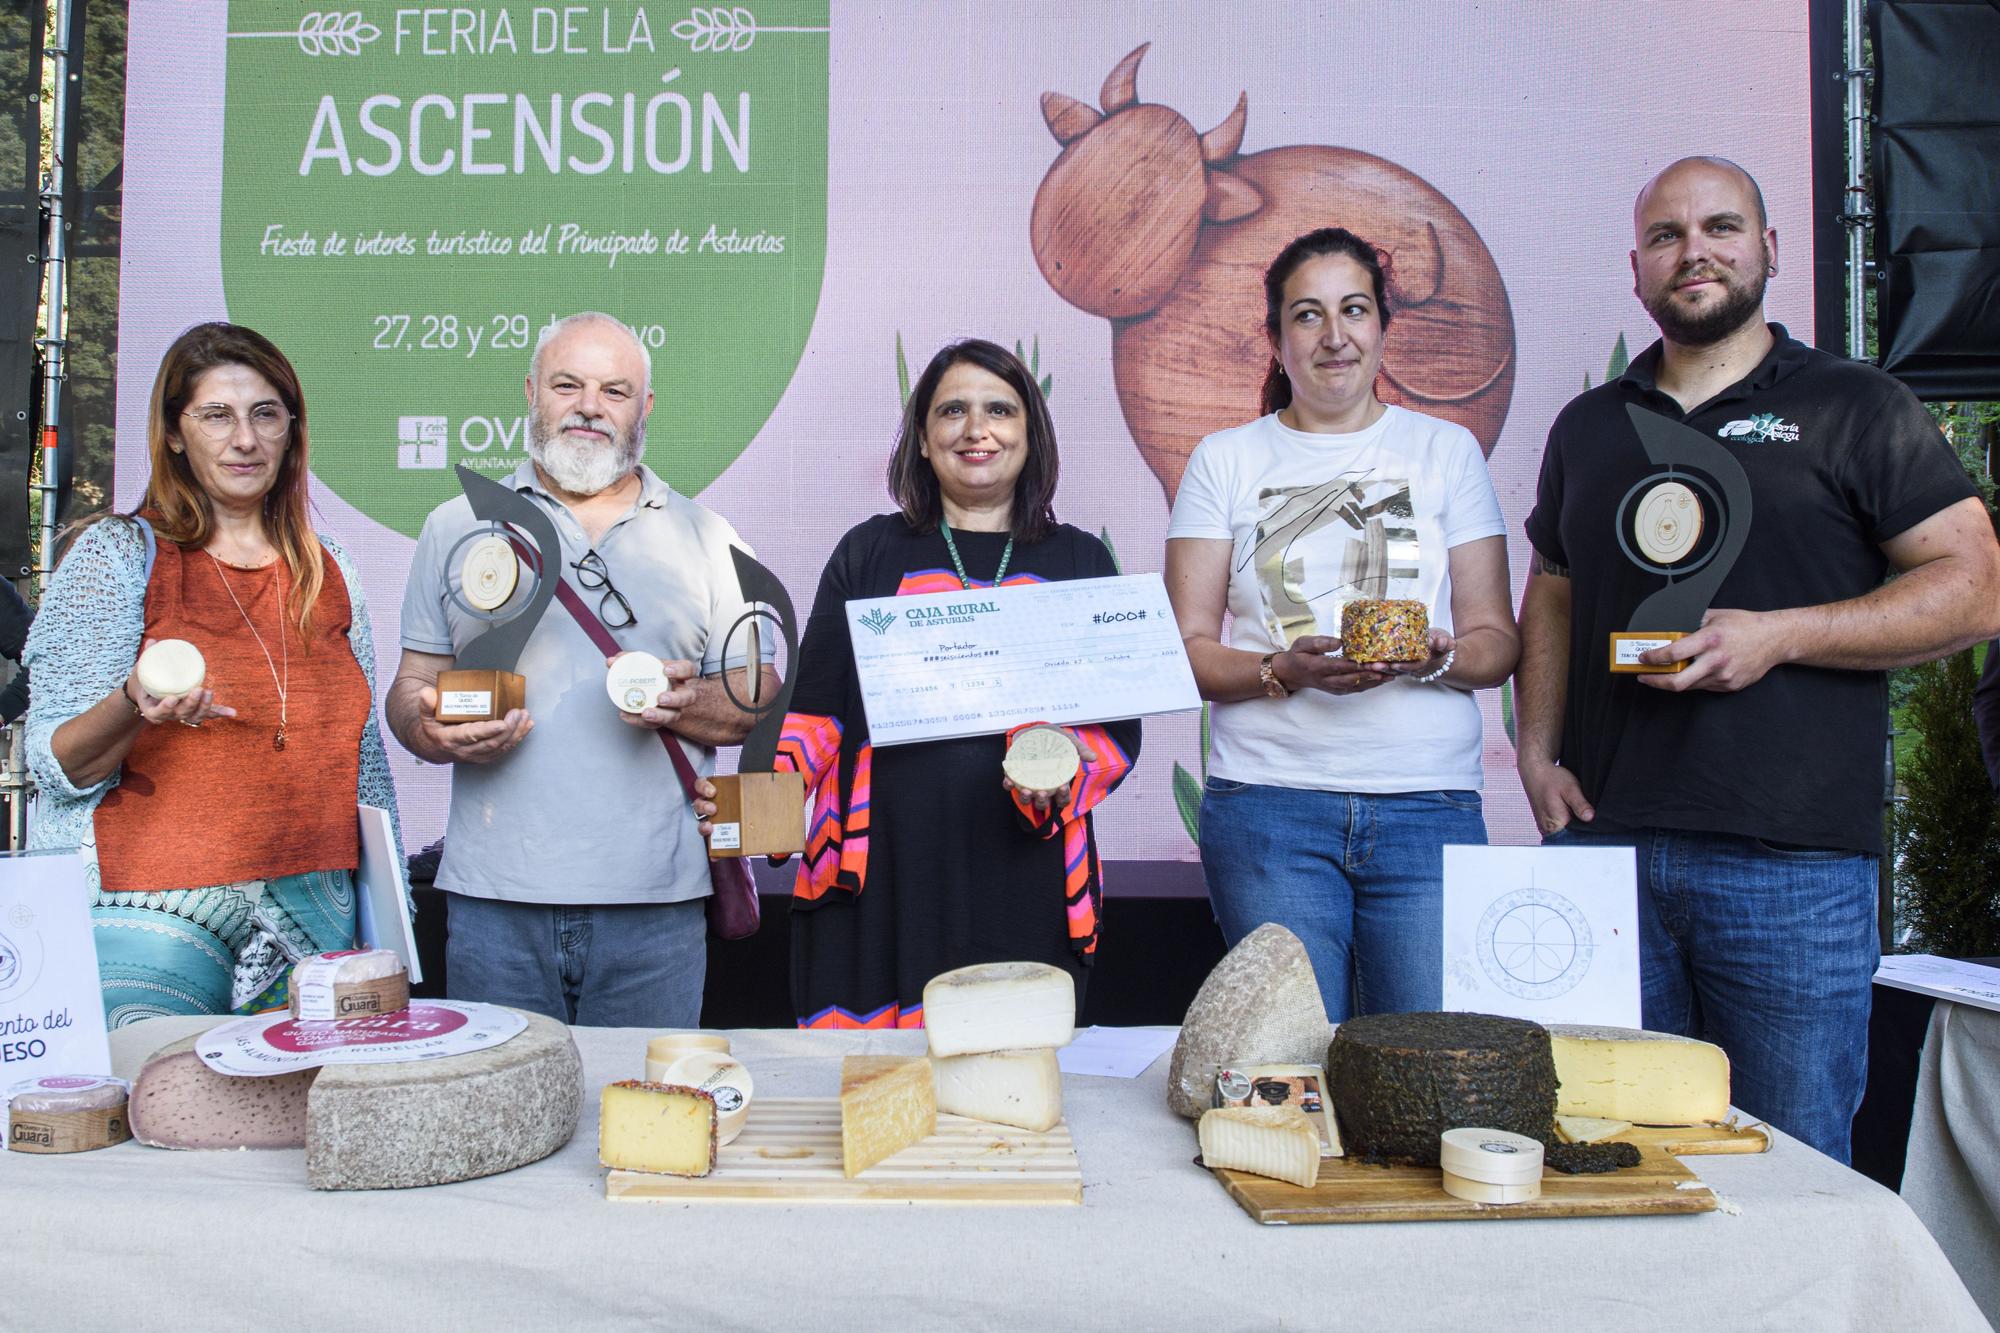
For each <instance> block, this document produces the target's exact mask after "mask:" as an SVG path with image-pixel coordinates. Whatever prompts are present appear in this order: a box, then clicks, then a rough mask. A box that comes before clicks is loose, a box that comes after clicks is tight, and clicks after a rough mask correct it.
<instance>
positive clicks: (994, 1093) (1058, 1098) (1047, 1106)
mask: <svg viewBox="0 0 2000 1333" xmlns="http://www.w3.org/2000/svg"><path fill="white" fill-rule="evenodd" d="M931 1068H932V1069H934V1070H936V1071H937V1104H938V1110H940V1111H943V1112H944V1113H945V1114H946V1115H963V1116H970V1117H972V1118H973V1119H974V1120H989V1121H991V1122H993V1123H994V1124H996V1125H1013V1126H1014V1127H1015V1128H1017V1129H1032V1130H1034V1131H1035V1132H1036V1133H1040V1132H1041V1131H1043V1130H1046V1129H1053V1128H1054V1127H1055V1123H1056V1121H1058V1120H1060V1119H1062V1070H1061V1068H1060V1067H1059V1066H1058V1065H1057V1064H1056V1053H1055V1051H1053V1050H1052V1049H1050V1048H1049V1047H1046V1046H1044V1047H1041V1048H1040V1049H1037V1050H1032V1051H991V1052H988V1053H986V1054H984V1055H947V1056H944V1057H942V1058H939V1059H935V1060H932V1061H931Z"/></svg>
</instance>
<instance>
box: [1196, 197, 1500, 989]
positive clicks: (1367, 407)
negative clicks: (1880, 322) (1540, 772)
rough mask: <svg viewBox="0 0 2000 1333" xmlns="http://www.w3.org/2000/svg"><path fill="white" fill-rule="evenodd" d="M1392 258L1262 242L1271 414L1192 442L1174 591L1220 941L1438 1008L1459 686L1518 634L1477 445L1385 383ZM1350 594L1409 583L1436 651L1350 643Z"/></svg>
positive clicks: (1316, 238)
mask: <svg viewBox="0 0 2000 1333" xmlns="http://www.w3.org/2000/svg"><path fill="white" fill-rule="evenodd" d="M1385 262H1386V256H1384V255H1382V254H1381V253H1380V252H1379V251H1377V250H1376V249H1375V247H1374V246H1372V245H1370V244H1369V243H1368V242H1366V241H1363V240H1361V239H1360V238H1359V237H1357V236H1355V235H1354V234H1353V233H1351V232H1348V231H1346V230H1344V229H1340V228H1331V227H1330V228H1324V229H1322V230H1319V231H1314V232H1309V233H1307V234H1306V235H1304V236H1301V237H1299V238H1298V239H1297V240H1295V241H1293V242H1292V243H1291V244H1290V245H1288V246H1286V247H1285V249H1284V250H1283V251H1282V252H1281V253H1280V254H1279V255H1278V257H1277V259H1276V260H1275V261H1273V262H1272V264H1271V267H1270V268H1269V269H1268V270H1266V272H1265V275H1264V291H1265V296H1266V302H1267V306H1268V312H1267V318H1266V321H1265V328H1266V332H1267V334H1268V335H1269V337H1270V341H1271V353H1272V365H1271V370H1270V372H1269V374H1268V375H1267V376H1266V378H1265V381H1264V410H1265V413H1266V415H1264V416H1262V417H1259V418H1258V419H1257V420H1255V421H1252V422H1250V423H1248V424H1247V425H1243V426H1238V427H1236V428H1234V429H1232V430H1225V431H1220V432H1218V433H1216V434H1214V435H1211V436H1209V437H1208V438H1207V439H1205V440H1203V441H1202V442H1201V445H1200V446H1199V447H1198V448H1197V449H1196V450H1195V451H1194V455H1193V457H1192V458H1190V459H1189V460H1188V467H1187V473H1186V475H1185V476H1183V477H1182V478H1181V484H1180V491H1179V493H1178V495H1177V496H1176V498H1175V501H1174V513H1173V521H1172V523H1171V524H1170V526H1169V527H1168V529H1167V538H1168V540H1167V587H1168V590H1169V592H1170V594H1171V595H1172V597H1173V604H1174V613H1175V615H1176V617H1177V618H1178V619H1179V622H1180V629H1181V634H1182V636H1183V637H1184V638H1185V640H1186V642H1187V648H1188V656H1189V658H1190V659H1191V660H1192V661H1193V663H1194V672H1195V679H1196V681H1197V682H1198V683H1199V684H1200V686H1201V693H1202V697H1203V698H1205V699H1209V700H1212V701H1213V704H1214V707H1213V727H1212V732H1213V737H1214V743H1213V749H1212V752H1211V754H1210V756H1209V761H1208V784H1207V788H1206V791H1205V793H1204V797H1203V800H1202V806H1201V861H1202V868H1203V871H1204V872H1205V874H1206V876H1207V879H1208V890H1209V897H1210V900H1211V902H1212V903H1213V904H1214V907H1215V914H1216V919H1217V921H1218V922H1219V923H1220V924H1221V926H1222V932H1223V935H1224V936H1225V937H1226V938H1227V939H1228V941H1229V943H1230V944H1231V945H1234V944H1235V943H1236V942H1237V941H1238V940H1240V939H1242V938H1243V937H1244V936H1245V935H1247V934H1249V933H1250V932H1251V931H1252V930H1255V929H1256V928H1257V927H1258V926H1259V925H1261V924H1263V923H1264V922H1267V921H1275V922H1277V923H1278V924H1280V925H1282V926H1285V927H1286V928H1287V929H1289V930H1291V931H1292V932H1293V933H1294V934H1296V935H1297V936H1298V937H1299V938H1300V939H1301V940H1303V941H1304V942H1305V946H1306V952H1307V954H1308V955H1309V956H1310V957H1311V959H1312V963H1313V969H1314V971H1315V972H1316V973H1317V974H1318V977H1319V986H1320V993H1321V995H1322V996H1323V997H1324V998H1325V1000H1326V1008H1327V1014H1328V1016H1329V1017H1331V1018H1333V1019H1334V1020H1335V1021H1339V1020H1341V1019H1343V1018H1346V1017H1347V1016H1348V1015H1349V1014H1351V1013H1385V1012H1398V1011H1406V1010H1426V1009H1437V1008H1438V1007H1439V1006H1440V1004H1441V1003H1442V999H1443V975H1442V968H1443V963H1442V959H1443V941H1442V929H1443V905H1442V904H1443V885H1442V880H1443V860H1444V858H1443V850H1442V849H1443V847H1444V846H1445V844H1447V843H1483V842H1485V841H1486V824H1485V820H1484V819H1483V818H1482V816H1481V812H1480V809H1481V808H1480V799H1479V791H1478V788H1479V787H1480V786H1481V785H1482V784H1481V764H1480V737H1481V725H1480V715H1479V708H1478V705H1477V704H1476V703H1475V702H1474V700H1473V697H1472V691H1474V690H1477V689H1482V688H1484V687H1486V686H1490V685H1497V684H1499V683H1500V682H1501V681H1503V680H1505V679H1506V678H1507V676H1508V673H1510V672H1511V671H1513V669H1514V661H1515V658H1516V657H1517V656H1518V655H1519V652H1520V639H1519V636H1518V634H1517V633H1516V631H1515V628H1514V617H1513V614H1512V612H1511V609H1510V607H1509V604H1508V595H1507V594H1508V582H1507V545H1506V538H1505V536H1504V532H1505V527H1504V525H1503V523H1502V521H1501V517H1500V504H1499V501H1498V499H1497V498H1496V497H1495V496H1494V493H1493V483H1492V481H1491V480H1490V479H1489V478H1488V477H1487V474H1486V459H1485V457H1484V455H1483V454H1482V453H1481V452H1480V448H1479V442H1478V441H1477V440H1475V439H1474V438H1473V437H1472V434H1471V433H1470V432H1469V431H1467V430H1466V429H1465V428H1464V427H1462V426H1457V425H1454V424H1452V423H1450V422H1447V421H1440V420H1438V419H1437V418H1435V417H1428V416H1424V415H1422V414H1420V413H1416V412H1411V411H1407V410H1405V409H1404V408H1401V407H1390V406H1386V405H1384V404H1383V403H1382V402H1381V401H1380V400H1378V399H1377V398H1376V396H1375V379H1376V374H1377V372H1378V371H1379V370H1380V369H1381V365H1382V354H1383V343H1384V341H1385V335H1386V333H1387V331H1388V327H1389V319H1390V306H1389V303H1388V291H1387V282H1386V279H1385V275H1384V272H1383V268H1384V264H1385ZM1357 597H1388V598H1411V599H1415V600H1418V601H1421V602H1423V603H1424V604H1425V605H1426V606H1427V607H1428V608H1429V610H1430V617H1431V627H1432V628H1431V640H1430V648H1431V656H1430V659H1429V660H1428V661H1425V662H1418V663H1409V664H1403V665H1362V664H1358V663H1354V662H1350V661H1348V660H1346V659H1345V658H1344V657H1342V656H1341V641H1340V638H1339V630H1340V610H1341V607H1342V606H1344V605H1345V604H1346V603H1347V602H1349V601H1351V600H1353V599H1354V598H1357ZM1224 611H1227V612H1228V613H1229V615H1230V617H1231V618H1232V624H1231V629H1230V636H1229V642H1228V643H1226V644H1225V643H1224V642H1223V641H1222V621H1223V613H1224Z"/></svg>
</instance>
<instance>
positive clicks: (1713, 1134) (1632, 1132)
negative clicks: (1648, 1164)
mask: <svg viewBox="0 0 2000 1333" xmlns="http://www.w3.org/2000/svg"><path fill="white" fill-rule="evenodd" d="M1609 1141H1610V1142H1612V1143H1636V1144H1638V1145H1639V1147H1641V1148H1658V1149H1659V1150H1660V1151H1661V1152H1664V1153H1671V1154H1672V1155H1673V1156H1675V1157H1705V1156H1713V1155H1716V1154H1720V1153H1744V1152H1769V1151H1771V1131H1770V1130H1768V1129H1766V1128H1765V1127H1764V1126H1763V1125H1762V1124H1748V1125H1746V1124H1742V1123H1739V1122H1737V1121H1733V1120H1732V1121H1730V1122H1729V1123H1728V1124H1726V1125H1715V1124H1709V1125H1688V1126H1685V1127H1680V1126H1672V1125H1666V1126H1655V1125H1634V1126H1633V1127H1632V1128H1630V1129H1628V1130H1626V1131H1625V1132H1624V1133H1622V1134H1614V1135H1612V1136H1611V1138H1610V1140H1609Z"/></svg>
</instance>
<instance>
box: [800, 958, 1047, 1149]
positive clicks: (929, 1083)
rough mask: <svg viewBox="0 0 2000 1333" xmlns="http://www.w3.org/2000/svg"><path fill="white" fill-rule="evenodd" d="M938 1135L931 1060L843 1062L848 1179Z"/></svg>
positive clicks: (842, 1132) (858, 1057)
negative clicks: (912, 1145) (914, 1144)
mask: <svg viewBox="0 0 2000 1333" xmlns="http://www.w3.org/2000/svg"><path fill="white" fill-rule="evenodd" d="M1064 980H1065V981H1067V980H1068V978H1067V977H1065V978H1064ZM935 1133H937V1087H936V1081H935V1076H934V1075H933V1074H932V1073H931V1062H930V1061H929V1060H926V1059H925V1058H923V1057H922V1056H916V1057H910V1056H903V1055H850V1056H848V1057H846V1058H845V1059H843V1060H842V1061H841V1062H840V1169H841V1173H842V1174H843V1175H846V1176H848V1177H850V1178H851V1177H853V1176H857V1175H859V1174H860V1173H861V1172H863V1171H866V1170H867V1169H868V1168H869V1167H871V1166H874V1165H875V1164H876V1163H877V1162H880V1161H882V1160H883V1159H884V1158H887V1157H893V1156H894V1155H895V1154H897V1153H899V1152H901V1151H902V1150H903V1149H905V1148H907V1147H909V1146H910V1145H911V1144H913V1143H919V1142H921V1141H922V1140H924V1139H927V1138H929V1137H930V1136H931V1135H933V1134H935Z"/></svg>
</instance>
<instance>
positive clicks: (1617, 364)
mask: <svg viewBox="0 0 2000 1333" xmlns="http://www.w3.org/2000/svg"><path fill="white" fill-rule="evenodd" d="M1631 364H1632V358H1631V357H1630V356H1629V355H1627V353H1626V351H1625V335H1624V333H1623V332H1620V333H1619V335H1618V341H1617V342H1615V343H1613V344H1612V345H1611V359H1610V360H1609V361H1606V362H1605V363H1604V382H1605V383H1607V384H1609V383H1610V382H1611V381H1612V380H1615V379H1617V378H1618V377H1619V376H1620V375H1623V374H1624V373H1625V367H1627V366H1629V365H1631ZM1583 387H1584V388H1586V389H1588V388H1589V387H1590V372H1588V371H1585V372H1584V376H1583Z"/></svg>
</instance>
